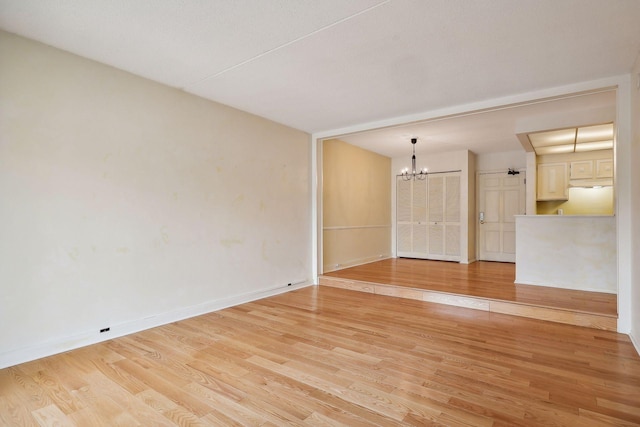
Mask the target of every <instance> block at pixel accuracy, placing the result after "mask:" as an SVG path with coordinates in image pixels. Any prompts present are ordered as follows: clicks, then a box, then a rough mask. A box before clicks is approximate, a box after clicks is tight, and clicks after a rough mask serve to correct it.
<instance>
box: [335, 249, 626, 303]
mask: <svg viewBox="0 0 640 427" xmlns="http://www.w3.org/2000/svg"><path fill="white" fill-rule="evenodd" d="M515 268H516V267H515V264H512V263H505V262H487V261H478V262H474V263H472V264H460V263H456V262H444V261H431V260H422V259H410V258H390V259H385V260H381V261H376V262H372V263H369V264H363V265H359V266H356V267H350V268H346V269H343V270H338V271H333V272H330V273H325V274H324V276H327V277H336V278H342V279H349V280H357V281H361V282H368V283H378V284H386V285H393V286H396V287H408V288H415V289H422V290H431V291H437V292H446V293H450V294H457V295H466V296H472V297H480V298H488V299H493V300H500V301H509V302H515V303H520V304H529V305H534V306H537V307H548V308H560V309H565V310H572V311H579V312H584V313H594V314H603V315H608V316H617V314H618V307H617V304H618V303H617V298H616V295H615V294H609V293H604V292H584V291H577V290H572V289H560V288H552V287H546V286H534V285H521V284H517V283H515V277H516V270H515Z"/></svg>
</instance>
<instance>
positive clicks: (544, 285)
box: [515, 277, 617, 294]
mask: <svg viewBox="0 0 640 427" xmlns="http://www.w3.org/2000/svg"><path fill="white" fill-rule="evenodd" d="M515 283H516V284H518V285H531V286H540V287H543V288H557V289H568V290H570V291H586V292H601V293H604V294H617V292H616V291H615V290H614V291H612V290H610V289H594V288H570V287H568V286H561V285H550V284H549V285H548V284H541V283H533V282H529V281H527V280H518V278H517V277H516V281H515Z"/></svg>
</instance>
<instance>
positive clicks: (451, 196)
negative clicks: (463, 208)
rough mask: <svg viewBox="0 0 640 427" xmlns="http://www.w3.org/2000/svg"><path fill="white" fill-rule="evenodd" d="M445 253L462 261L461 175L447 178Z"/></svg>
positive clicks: (457, 174)
mask: <svg viewBox="0 0 640 427" xmlns="http://www.w3.org/2000/svg"><path fill="white" fill-rule="evenodd" d="M445 188H446V191H445V207H444V221H445V222H444V224H445V226H444V246H445V250H444V253H445V255H446V256H448V257H452V258H451V260H456V261H459V260H460V174H459V173H456V174H455V175H448V176H446V177H445Z"/></svg>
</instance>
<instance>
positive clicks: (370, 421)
mask: <svg viewBox="0 0 640 427" xmlns="http://www.w3.org/2000/svg"><path fill="white" fill-rule="evenodd" d="M0 425H3V426H49V425H71V426H74V425H75V426H106V425H108V426H115V425H121V426H132V425H144V426H151V425H153V426H175V425H180V426H187V425H194V426H198V425H205V426H210V425H216V426H218V425H225V426H226V425H242V426H246V425H265V426H266V425H268V426H282V425H314V426H319V425H320V426H321V425H328V426H341V425H342V426H369V425H380V426H399V425H421V426H424V425H448V426H495V427H499V426H543V425H553V426H587V427H588V426H608V425H610V426H632V425H640V357H638V355H637V354H636V352H635V349H634V348H633V346H632V345H631V343H630V341H629V338H628V337H627V336H625V335H621V334H617V333H615V332H608V331H602V330H596V329H588V328H581V327H576V326H569V325H562V324H555V323H550V322H543V321H538V320H532V319H525V318H519V317H514V316H507V315H502V314H495V313H490V312H484V311H478V310H469V309H465V308H458V307H452V306H446V305H441V304H432V303H427V302H422V301H415V300H409V299H401V298H390V297H386V296H381V295H374V294H366V293H360V292H352V291H347V290H343V289H335V288H330V287H323V286H316V287H308V288H304V289H300V290H296V291H292V292H288V293H286V294H282V295H279V296H275V297H271V298H267V299H263V300H260V301H255V302H252V303H247V304H242V305H240V306H236V307H232V308H228V309H225V310H221V311H218V312H215V313H210V314H207V315H203V316H198V317H195V318H192V319H188V320H184V321H181V322H176V323H172V324H169V325H165V326H162V327H159V328H154V329H151V330H148V331H144V332H140V333H137V334H132V335H129V336H126V337H122V338H118V339H114V340H111V341H107V342H104V343H100V344H96V345H93V346H89V347H86V348H82V349H78V350H74V351H71V352H68V353H65V354H60V355H57V356H52V357H48V358H44V359H41V360H37V361H34V362H29V363H25V364H21V365H18V366H14V367H10V368H6V369H2V370H0Z"/></svg>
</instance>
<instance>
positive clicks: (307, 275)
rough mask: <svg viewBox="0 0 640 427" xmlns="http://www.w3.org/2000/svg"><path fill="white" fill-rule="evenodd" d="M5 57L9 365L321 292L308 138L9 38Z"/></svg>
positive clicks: (0, 295)
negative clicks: (267, 299)
mask: <svg viewBox="0 0 640 427" xmlns="http://www.w3.org/2000/svg"><path fill="white" fill-rule="evenodd" d="M0 57H2V61H0V111H1V114H0V128H1V129H2V131H1V132H0V200H1V202H0V236H2V237H1V238H0V287H1V292H0V325H2V327H1V328H0V366H6V365H8V364H12V363H18V362H20V361H24V360H25V359H28V358H35V357H39V356H42V355H45V354H51V353H53V352H56V351H64V350H67V349H69V348H73V347H77V346H80V345H83V344H87V343H90V342H96V341H100V340H103V339H108V338H110V337H112V336H116V335H121V334H124V333H128V332H132V331H134V330H139V329H143V328H145V327H149V326H154V325H156V324H161V323H166V322H169V321H173V320H176V319H178V318H184V317H188V316H191V315H194V314H198V313H202V312H207V311H210V310H212V309H215V308H218V307H222V306H226V305H230V304H233V303H236V302H241V301H244V300H250V299H254V298H257V297H259V296H261V295H265V294H268V293H269V292H280V291H286V290H287V289H291V287H289V288H288V287H287V284H289V283H293V284H294V285H295V284H296V283H302V284H306V283H311V279H312V278H311V266H310V264H311V260H310V256H311V255H310V250H311V248H310V246H311V243H310V231H309V230H310V206H309V200H310V185H309V176H310V172H309V158H310V137H309V135H308V134H306V133H303V132H300V131H297V130H294V129H291V128H287V127H285V126H282V125H279V124H277V123H273V122H271V121H268V120H265V119H262V118H259V117H256V116H253V115H250V114H248V113H244V112H241V111H238V110H235V109H232V108H229V107H226V106H223V105H220V104H216V103H213V102H210V101H207V100H204V99H202V98H198V97H195V96H192V95H189V94H186V93H184V92H181V91H179V90H176V89H172V88H169V87H166V86H163V85H160V84H156V83H154V82H151V81H149V80H145V79H142V78H139V77H136V76H133V75H131V74H128V73H125V72H122V71H119V70H117V69H114V68H111V67H108V66H104V65H102V64H99V63H96V62H93V61H89V60H86V59H83V58H81V57H77V56H74V55H71V54H68V53H66V52H63V51H60V50H57V49H53V48H51V47H48V46H45V45H43V44H40V43H37V42H33V41H30V40H27V39H24V38H20V37H17V36H15V35H12V34H8V33H4V32H3V33H0ZM294 287H295V286H294ZM104 327H110V328H111V331H110V332H109V333H107V334H102V335H100V334H99V333H98V331H99V329H101V328H104Z"/></svg>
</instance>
